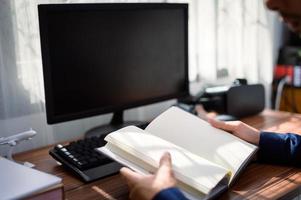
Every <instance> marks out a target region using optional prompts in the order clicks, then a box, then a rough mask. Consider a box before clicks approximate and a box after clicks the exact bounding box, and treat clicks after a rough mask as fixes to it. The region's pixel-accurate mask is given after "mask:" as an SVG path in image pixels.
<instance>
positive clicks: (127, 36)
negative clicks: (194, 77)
mask: <svg viewBox="0 0 301 200" xmlns="http://www.w3.org/2000/svg"><path fill="white" fill-rule="evenodd" d="M38 11H39V25H40V37H41V51H42V61H43V75H44V86H45V100H46V113H47V122H48V123H49V124H54V123H59V122H65V121H70V120H74V119H81V118H85V117H91V116H96V115H101V114H106V113H111V112H113V113H114V115H113V118H112V120H111V123H110V124H109V125H107V126H103V127H100V128H96V129H93V131H92V132H90V133H89V134H88V136H87V137H91V136H97V137H99V136H98V135H99V134H107V133H109V132H111V131H114V130H115V129H118V128H121V127H123V126H125V125H129V124H135V125H137V124H138V125H143V123H142V124H141V123H140V124H139V122H129V123H127V122H124V121H123V110H125V109H129V108H135V107H138V106H142V105H147V104H151V103H156V102H160V101H164V100H168V99H174V98H180V97H185V96H187V95H188V94H189V82H188V5H187V4H176V3H112V4H43V5H39V6H38ZM100 138H102V136H100ZM82 143H86V140H83V142H82ZM69 145H71V144H69ZM69 145H67V146H64V148H65V149H68V148H69V147H71V146H69ZM84 146H86V148H87V149H91V148H92V147H91V145H90V144H87V145H84ZM92 146H93V145H92ZM93 148H94V146H93ZM50 153H51V155H52V156H53V157H54V158H56V159H57V160H58V161H60V162H61V163H63V164H64V165H65V166H67V167H68V168H70V169H72V170H73V171H74V172H76V173H77V174H79V175H80V176H81V177H83V179H84V180H86V181H87V180H95V179H96V178H99V176H98V177H96V176H95V170H96V168H98V166H97V165H94V164H89V166H90V167H91V169H89V170H90V171H91V170H92V171H93V170H94V171H93V173H90V174H94V175H90V177H89V178H86V177H85V175H83V173H82V172H83V171H85V170H87V169H86V168H85V169H84V168H82V169H81V168H80V167H79V166H78V163H77V162H76V161H75V162H73V161H74V160H73V161H72V160H70V158H67V159H66V157H64V156H62V155H63V154H62V152H61V151H60V150H59V149H58V148H55V149H53V150H52V151H51V152H50ZM67 156H68V155H67ZM75 159H77V158H75ZM77 160H78V159H77ZM107 164H108V163H106V164H104V165H107ZM98 165H101V162H99V163H98ZM96 171H97V170H96ZM114 172H118V169H117V168H116V170H115V171H114ZM97 173H99V169H98V172H97ZM111 173H113V172H112V171H110V170H108V171H107V172H106V169H105V168H103V172H102V173H101V174H102V176H106V175H108V174H111ZM86 175H87V174H86Z"/></svg>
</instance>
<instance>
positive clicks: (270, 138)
mask: <svg viewBox="0 0 301 200" xmlns="http://www.w3.org/2000/svg"><path fill="white" fill-rule="evenodd" d="M258 159H259V161H260V162H264V163H271V164H283V165H292V166H298V167H300V166H301V136H300V135H296V134H292V133H287V134H279V133H271V132H261V133H260V140H259V152H258Z"/></svg>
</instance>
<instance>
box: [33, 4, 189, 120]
mask: <svg viewBox="0 0 301 200" xmlns="http://www.w3.org/2000/svg"><path fill="white" fill-rule="evenodd" d="M160 8H161V9H183V10H184V18H185V19H184V20H185V24H184V26H185V27H184V28H185V30H184V31H185V54H186V55H185V89H184V90H183V91H182V92H180V91H179V92H178V93H175V94H172V95H165V96H161V97H154V98H148V99H145V100H141V101H136V102H133V103H127V104H122V105H119V106H115V105H114V106H107V107H104V108H95V109H91V110H87V111H81V112H77V113H71V114H65V115H56V114H55V113H54V112H53V111H54V104H53V91H52V86H51V81H52V79H51V75H52V74H51V63H50V55H49V42H48V38H47V37H45V36H46V35H47V32H48V30H47V25H46V23H45V22H46V21H47V15H48V12H53V11H69V10H70V11H73V10H93V9H95V10H103V9H106V10H107V9H114V10H116V9H122V10H123V9H160ZM38 14H39V25H40V40H41V54H42V64H43V75H44V90H45V104H46V117H47V123H48V124H56V123H60V122H66V121H71V120H76V119H82V118H87V117H92V116H97V115H102V114H107V113H111V112H119V111H122V110H125V109H130V108H135V107H139V106H144V105H149V104H152V103H158V102H161V101H165V100H170V99H176V98H182V97H186V96H188V95H189V78H188V4H186V3H91V4H40V5H38Z"/></svg>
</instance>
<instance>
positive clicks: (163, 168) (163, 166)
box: [156, 152, 173, 176]
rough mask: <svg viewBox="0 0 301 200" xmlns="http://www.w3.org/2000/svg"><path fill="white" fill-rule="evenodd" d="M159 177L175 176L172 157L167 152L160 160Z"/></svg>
mask: <svg viewBox="0 0 301 200" xmlns="http://www.w3.org/2000/svg"><path fill="white" fill-rule="evenodd" d="M156 175H157V176H166V175H168V176H173V173H172V163H171V155H170V153H168V152H165V153H164V154H163V156H162V157H161V159H160V164H159V169H158V171H157V173H156Z"/></svg>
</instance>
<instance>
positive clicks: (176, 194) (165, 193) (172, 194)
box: [153, 187, 188, 200]
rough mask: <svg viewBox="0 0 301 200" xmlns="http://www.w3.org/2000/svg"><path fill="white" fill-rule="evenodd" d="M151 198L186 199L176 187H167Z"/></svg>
mask: <svg viewBox="0 0 301 200" xmlns="http://www.w3.org/2000/svg"><path fill="white" fill-rule="evenodd" d="M153 200H188V199H187V198H186V197H185V196H184V194H183V193H182V192H181V191H180V190H179V189H178V188H176V187H172V188H167V189H164V190H161V191H160V192H159V193H157V194H156V195H155V196H154V198H153Z"/></svg>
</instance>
